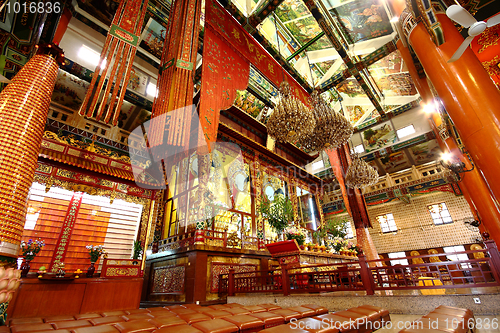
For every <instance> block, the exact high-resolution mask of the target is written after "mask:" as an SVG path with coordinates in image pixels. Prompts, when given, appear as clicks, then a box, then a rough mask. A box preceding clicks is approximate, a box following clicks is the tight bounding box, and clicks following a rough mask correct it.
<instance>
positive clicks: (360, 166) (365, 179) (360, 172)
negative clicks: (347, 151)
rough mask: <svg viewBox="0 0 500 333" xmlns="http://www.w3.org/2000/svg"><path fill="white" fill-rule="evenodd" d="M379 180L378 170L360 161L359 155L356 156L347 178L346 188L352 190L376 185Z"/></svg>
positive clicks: (348, 170)
mask: <svg viewBox="0 0 500 333" xmlns="http://www.w3.org/2000/svg"><path fill="white" fill-rule="evenodd" d="M377 180H378V172H377V170H375V169H374V168H373V167H371V166H370V165H368V163H366V162H365V161H363V160H362V159H360V158H359V155H358V154H354V155H353V156H352V162H351V165H349V169H347V173H346V176H345V184H346V186H347V187H350V188H362V187H365V186H370V185H373V184H375V183H376V182H377Z"/></svg>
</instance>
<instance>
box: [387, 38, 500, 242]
mask: <svg viewBox="0 0 500 333" xmlns="http://www.w3.org/2000/svg"><path fill="white" fill-rule="evenodd" d="M397 47H398V50H399V51H400V53H401V55H402V57H403V60H404V61H405V63H406V64H407V67H408V71H409V72H410V75H411V76H412V79H413V82H414V83H415V86H416V88H417V90H418V92H419V94H420V96H421V97H422V99H423V100H424V102H425V103H426V104H429V103H432V101H433V98H434V96H433V94H432V91H431V89H430V87H429V84H428V82H427V79H426V78H420V77H419V76H418V74H417V70H416V68H415V65H414V63H413V60H412V57H411V55H410V51H409V50H408V48H407V47H404V45H403V43H402V41H401V40H399V41H398V42H397ZM442 122H443V121H442V119H441V116H440V115H439V114H438V113H436V112H434V113H432V114H431V116H430V118H429V123H430V125H431V128H432V129H433V131H434V133H435V135H436V139H437V141H438V144H439V146H440V148H441V150H442V151H444V152H450V153H452V154H453V155H454V156H455V157H457V158H458V159H460V161H462V162H464V163H465V165H466V167H467V169H470V168H471V167H472V165H471V163H470V161H469V159H468V158H467V157H465V156H463V154H462V152H461V151H460V149H459V148H458V146H457V144H456V142H455V141H454V140H453V138H452V137H451V136H450V137H448V138H446V139H445V140H443V139H442V138H441V136H440V135H439V131H438V127H439V126H440V125H441V124H442ZM462 179H463V180H462V182H461V183H460V187H461V189H462V192H463V194H464V198H465V199H466V200H467V202H468V204H469V206H470V209H471V211H472V212H473V213H474V214H475V215H477V217H479V219H480V220H481V222H482V224H481V228H485V229H486V230H488V231H489V232H490V234H491V235H492V238H493V239H494V240H495V242H496V243H497V244H500V212H499V211H498V207H497V204H496V202H495V200H494V199H493V197H492V195H491V192H490V191H489V188H488V186H487V184H486V183H485V181H484V179H483V177H482V175H481V173H480V171H479V170H478V169H475V170H473V171H471V172H468V173H465V174H464V175H463V177H462ZM481 231H483V230H481Z"/></svg>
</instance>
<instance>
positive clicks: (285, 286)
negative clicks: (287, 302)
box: [219, 240, 500, 296]
mask: <svg viewBox="0 0 500 333" xmlns="http://www.w3.org/2000/svg"><path fill="white" fill-rule="evenodd" d="M485 245H486V249H482V250H472V251H465V252H460V253H458V252H457V253H453V254H454V255H457V254H467V255H468V256H470V257H474V259H467V260H456V261H439V260H440V259H439V257H438V256H437V255H421V256H413V257H406V258H397V259H398V260H402V259H407V260H408V261H409V262H412V264H408V265H395V266H391V265H390V260H394V259H379V260H371V261H367V260H366V257H365V256H364V255H360V256H359V261H358V262H352V263H339V264H327V265H307V266H293V267H289V266H288V265H287V264H284V263H282V264H281V269H280V270H267V271H256V272H251V273H235V272H234V270H233V269H230V270H229V274H221V276H220V278H219V294H220V295H222V294H226V293H227V295H229V296H233V295H234V294H236V293H262V292H266V293H269V292H273V293H282V294H284V295H285V296H287V295H290V294H292V293H293V294H297V293H310V292H315V293H317V292H332V291H363V290H364V291H366V294H367V295H373V294H374V292H375V291H376V290H401V289H441V292H442V293H444V290H443V289H447V288H480V287H496V286H500V255H499V253H498V249H497V247H496V245H495V243H494V242H493V241H492V240H487V241H485ZM442 255H443V256H444V255H446V254H442ZM424 259H428V260H430V261H431V262H424Z"/></svg>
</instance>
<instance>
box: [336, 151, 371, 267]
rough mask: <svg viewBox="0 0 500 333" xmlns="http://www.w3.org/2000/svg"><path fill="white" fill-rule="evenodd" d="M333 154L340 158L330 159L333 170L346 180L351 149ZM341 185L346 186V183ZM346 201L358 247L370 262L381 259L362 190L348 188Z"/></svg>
mask: <svg viewBox="0 0 500 333" xmlns="http://www.w3.org/2000/svg"><path fill="white" fill-rule="evenodd" d="M331 154H336V155H337V156H338V158H334V157H331V158H330V163H331V164H332V168H334V170H336V169H338V170H340V171H341V172H339V173H337V174H336V175H337V177H343V179H345V175H346V173H347V169H348V168H349V164H350V155H349V154H350V153H349V147H348V146H347V145H344V146H342V147H340V148H338V149H337V150H336V151H333V152H330V153H329V155H331ZM340 183H341V184H342V183H343V184H345V181H343V182H340ZM341 186H343V185H341ZM346 200H347V202H346V203H345V204H346V207H349V208H350V212H351V216H352V219H353V221H354V227H355V228H356V239H357V242H358V245H360V247H361V248H362V250H363V253H364V254H365V255H366V258H367V259H368V260H377V259H379V258H378V253H377V249H376V248H375V245H374V244H373V240H372V238H371V235H370V233H369V232H368V227H371V222H370V218H369V216H368V210H367V208H366V202H365V199H364V197H363V194H362V193H361V190H359V189H350V188H348V189H347V193H346V196H345V197H344V201H346Z"/></svg>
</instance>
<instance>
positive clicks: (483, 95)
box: [409, 14, 500, 210]
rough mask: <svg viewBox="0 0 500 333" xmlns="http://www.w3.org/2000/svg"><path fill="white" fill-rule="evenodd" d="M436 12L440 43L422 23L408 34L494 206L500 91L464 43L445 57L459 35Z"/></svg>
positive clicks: (499, 180) (499, 189)
mask: <svg viewBox="0 0 500 333" xmlns="http://www.w3.org/2000/svg"><path fill="white" fill-rule="evenodd" d="M437 17H438V19H439V21H440V22H441V26H442V29H443V31H444V35H445V40H446V42H445V43H444V44H442V45H441V46H439V47H437V46H436V45H435V44H434V43H433V42H432V40H431V37H430V35H429V34H428V32H427V30H426V29H425V27H424V25H423V24H422V23H419V24H417V25H416V26H415V28H414V29H413V30H412V31H411V33H410V36H409V40H410V43H411V44H412V46H413V48H414V50H415V52H416V54H417V56H418V57H419V59H420V61H421V63H422V66H423V67H424V69H425V71H426V73H427V76H428V77H429V79H430V80H431V82H432V84H433V86H434V87H435V89H436V91H437V93H438V95H439V96H440V98H441V99H442V101H443V104H444V106H445V107H446V110H447V112H448V114H449V115H450V117H451V119H452V120H453V122H454V124H455V126H456V129H457V131H458V133H459V135H460V137H461V138H462V140H463V141H464V144H465V147H466V148H467V150H468V152H469V153H470V154H471V156H472V158H473V160H474V163H475V165H476V167H477V168H478V171H479V172H480V173H481V174H482V175H483V176H484V179H485V181H486V182H485V184H486V185H487V187H488V188H489V189H490V191H491V193H492V195H493V198H494V207H498V198H500V175H499V173H498V170H500V159H499V158H498V155H499V150H500V108H499V107H498V105H499V101H500V92H499V91H498V89H497V88H496V87H495V85H494V84H493V82H492V81H491V79H490V77H489V75H488V73H486V71H485V70H484V68H483V66H482V65H481V63H480V62H479V60H478V59H477V57H476V56H475V55H474V53H473V52H472V50H470V49H467V50H466V51H465V53H464V54H463V55H462V57H461V58H460V59H459V60H457V61H455V62H453V63H448V62H447V61H448V60H449V59H450V58H451V56H452V55H453V53H455V51H456V50H457V49H458V47H459V46H460V44H461V43H462V41H463V38H462V36H461V35H460V33H459V32H458V31H457V29H456V27H455V26H454V25H453V23H452V22H451V20H450V19H449V18H448V17H447V16H446V15H444V14H438V15H437ZM497 210H498V209H497Z"/></svg>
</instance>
